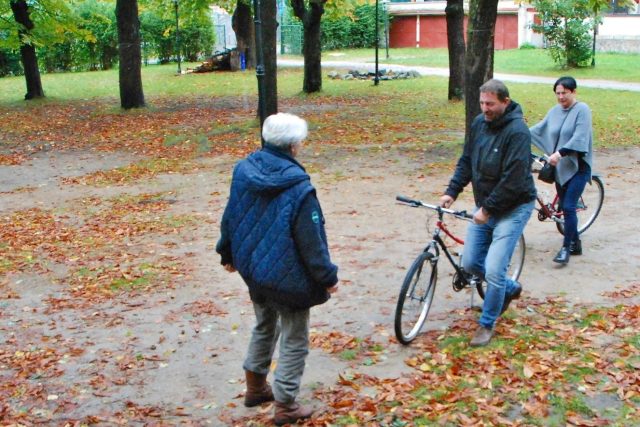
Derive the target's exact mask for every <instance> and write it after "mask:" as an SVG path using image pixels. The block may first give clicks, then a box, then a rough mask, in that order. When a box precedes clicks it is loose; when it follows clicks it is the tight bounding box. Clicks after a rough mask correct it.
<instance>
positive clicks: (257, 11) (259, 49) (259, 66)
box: [253, 0, 267, 145]
mask: <svg viewBox="0 0 640 427" xmlns="http://www.w3.org/2000/svg"><path fill="white" fill-rule="evenodd" d="M261 12H262V5H261V3H260V0H253V22H254V26H255V27H254V28H255V39H256V78H257V79H258V115H259V116H260V142H261V144H262V145H264V139H263V138H262V124H263V123H264V120H265V119H266V117H265V116H266V113H267V107H266V101H267V98H266V96H267V95H266V88H265V82H264V77H265V75H266V70H265V67H264V49H263V46H262V13H261Z"/></svg>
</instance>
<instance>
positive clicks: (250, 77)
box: [0, 50, 640, 162]
mask: <svg viewBox="0 0 640 427" xmlns="http://www.w3.org/2000/svg"><path fill="white" fill-rule="evenodd" d="M408 51H409V52H411V50H408ZM431 51H435V52H436V53H438V52H437V50H430V52H431ZM357 52H359V53H362V52H363V51H357ZM512 53H513V54H532V53H535V50H523V51H522V52H520V51H517V52H515V51H514V52H512ZM394 54H395V53H394ZM440 54H442V53H440ZM618 57H619V58H620V60H621V61H623V60H624V59H629V58H636V59H637V58H640V57H638V56H635V57H633V56H630V55H627V56H625V55H618ZM603 62H604V61H603ZM142 72H143V82H144V91H145V97H146V100H147V104H148V107H147V108H146V109H143V110H136V111H135V112H133V113H132V112H122V111H121V110H120V109H119V101H118V95H117V94H118V89H117V72H116V71H113V70H110V71H98V72H87V73H68V74H45V75H43V85H44V88H45V92H46V93H47V98H46V99H45V100H38V101H29V102H25V101H22V96H23V93H24V78H22V77H10V78H2V79H0V112H2V110H4V109H8V111H11V112H13V111H17V112H22V113H24V114H25V115H29V113H30V112H32V111H34V112H35V111H37V110H38V109H45V108H46V107H48V108H57V106H60V107H61V108H62V107H67V106H70V105H75V106H80V107H77V108H79V109H80V111H81V112H82V111H83V110H82V109H83V108H85V104H86V103H87V102H89V104H88V106H87V107H86V108H89V109H93V110H91V113H90V114H91V115H92V116H91V117H93V118H94V119H95V120H102V119H103V118H102V115H104V118H105V119H111V120H119V118H120V117H121V118H122V119H124V120H129V121H137V120H139V119H140V118H145V119H150V120H151V119H153V115H156V114H162V113H164V114H167V111H169V113H170V114H174V113H173V112H172V110H167V109H166V108H167V107H166V102H167V101H169V102H171V103H172V105H173V107H172V108H182V107H181V106H182V105H185V106H189V107H190V108H194V106H195V107H197V106H198V105H200V104H201V103H207V104H208V105H214V106H215V105H219V106H220V107H218V108H219V110H223V111H224V110H226V107H225V105H226V102H232V103H235V104H234V105H241V106H242V110H241V111H242V115H241V116H238V117H237V118H235V119H233V123H232V124H224V123H223V124H217V123H216V119H217V117H212V118H211V120H210V121H208V122H206V123H205V125H206V127H204V128H198V129H192V128H191V127H190V126H189V125H190V123H189V122H188V121H182V122H180V123H178V124H177V125H176V126H174V127H172V128H170V129H167V132H166V133H167V134H174V135H181V136H176V137H169V138H167V139H166V140H164V142H165V144H166V145H167V146H171V145H177V146H181V145H183V143H184V142H185V141H186V139H184V136H185V135H188V136H189V137H190V138H191V135H193V138H192V139H191V142H195V144H196V145H197V149H196V150H195V151H206V150H207V149H208V148H209V143H208V142H207V140H206V138H209V139H211V138H216V137H218V138H219V137H221V136H224V139H225V140H228V141H230V142H229V143H230V144H231V143H232V141H235V140H236V139H238V138H240V139H242V138H244V137H245V135H247V134H249V133H252V132H255V131H256V128H257V125H258V122H257V121H256V120H255V116H254V114H255V113H254V112H255V108H256V105H257V84H256V77H255V74H254V73H253V72H237V73H231V72H220V73H206V74H189V75H183V76H176V75H175V67H174V66H173V65H172V64H169V65H165V66H155V65H154V66H148V67H144V68H143V70H142ZM628 72H629V75H630V76H634V75H635V73H640V67H637V69H633V68H632V67H629V69H628ZM302 79H303V75H302V71H301V70H300V69H290V68H286V69H280V70H279V73H278V100H279V109H280V110H281V111H291V112H294V113H298V114H301V115H302V116H304V117H305V118H306V119H307V120H308V121H309V124H310V137H309V138H310V142H322V143H323V144H324V143H331V144H333V143H339V144H341V145H382V144H402V146H403V148H406V149H407V152H408V153H407V155H412V154H411V153H412V152H414V155H415V156H416V158H418V157H419V156H420V152H421V151H422V152H423V151H424V150H425V149H432V148H435V147H439V148H440V149H441V151H442V152H443V153H444V154H446V153H450V152H451V149H452V148H454V149H455V147H457V146H458V145H459V144H460V142H461V141H462V140H463V137H464V104H463V103H461V102H449V101H448V100H447V79H446V78H443V77H436V76H429V77H422V78H418V79H409V80H400V81H388V82H386V81H385V82H382V83H381V84H380V85H379V86H373V84H372V83H371V82H370V81H342V80H331V79H328V78H326V77H325V78H324V79H323V90H322V92H320V93H315V94H304V93H301V88H302ZM638 79H639V80H640V76H639V78H638ZM509 88H510V91H511V95H512V98H513V99H514V100H516V101H517V102H519V103H520V104H521V105H522V106H523V109H524V112H525V118H526V120H527V121H528V123H529V124H534V123H536V122H537V121H539V120H540V119H542V118H543V117H544V114H545V113H546V111H547V110H548V109H549V108H550V107H552V106H553V105H555V102H556V101H555V97H554V95H553V92H552V88H551V87H550V86H549V85H545V84H533V83H529V84H519V83H510V84H509ZM578 97H579V99H580V100H581V101H584V102H586V103H587V104H589V106H590V107H591V109H592V111H593V119H594V129H595V140H596V141H595V144H596V147H605V146H606V147H610V146H629V145H636V144H638V135H640V126H639V125H638V120H637V118H638V117H640V102H638V101H639V100H640V94H638V93H636V92H628V91H615V90H604V89H592V88H584V89H579V94H578ZM163 108H164V110H163ZM236 111H237V109H236ZM179 112H180V111H176V113H179ZM132 114H133V115H132ZM33 116H34V117H36V115H33ZM0 117H1V116H0ZM6 117H8V116H6ZM220 117H223V118H224V114H222V115H221V116H220ZM238 118H239V119H238ZM2 127H3V130H4V131H5V132H9V135H11V136H14V135H15V139H16V140H25V139H26V138H24V137H23V134H22V133H21V132H25V131H24V130H23V127H24V123H22V122H20V121H19V120H8V121H6V123H3V124H2ZM219 134H220V135H219ZM221 134H225V135H221ZM151 136H153V135H151ZM149 137H150V136H147V135H145V136H144V138H149ZM131 138H133V139H134V140H135V139H136V138H137V136H135V135H134V136H132V137H131ZM2 139H3V140H6V141H8V140H10V139H11V138H8V137H7V138H2ZM85 140H89V141H91V140H90V139H89V138H85ZM2 142H4V141H2ZM2 142H0V144H2ZM436 157H437V156H436ZM436 157H434V161H437V162H440V161H445V162H446V160H447V159H444V158H439V157H438V158H436Z"/></svg>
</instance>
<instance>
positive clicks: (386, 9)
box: [382, 0, 389, 59]
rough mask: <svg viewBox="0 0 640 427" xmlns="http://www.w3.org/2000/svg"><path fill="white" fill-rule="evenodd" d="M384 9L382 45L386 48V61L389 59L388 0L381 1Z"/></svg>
mask: <svg viewBox="0 0 640 427" xmlns="http://www.w3.org/2000/svg"><path fill="white" fill-rule="evenodd" d="M382 7H383V8H384V44H385V47H386V48H387V59H389V0H382Z"/></svg>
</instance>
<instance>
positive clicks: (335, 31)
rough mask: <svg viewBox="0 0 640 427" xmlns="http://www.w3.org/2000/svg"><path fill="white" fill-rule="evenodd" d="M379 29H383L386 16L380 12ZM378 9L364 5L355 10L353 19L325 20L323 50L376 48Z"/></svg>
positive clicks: (342, 17) (343, 17)
mask: <svg viewBox="0 0 640 427" xmlns="http://www.w3.org/2000/svg"><path fill="white" fill-rule="evenodd" d="M378 18H379V19H378V23H379V28H382V24H383V22H384V21H383V19H384V14H383V13H382V12H381V11H379V15H378ZM375 19H376V9H375V5H368V4H363V5H360V6H358V7H356V8H355V10H354V12H353V17H347V16H341V17H338V18H328V19H323V20H322V23H321V27H322V50H334V49H350V48H361V47H375V44H376V32H375Z"/></svg>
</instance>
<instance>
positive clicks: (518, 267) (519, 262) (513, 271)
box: [476, 234, 526, 299]
mask: <svg viewBox="0 0 640 427" xmlns="http://www.w3.org/2000/svg"><path fill="white" fill-rule="evenodd" d="M525 253H526V246H525V241H524V234H521V235H520V238H519V239H518V242H517V243H516V247H515V249H514V250H513V255H511V261H509V267H507V277H508V278H510V279H511V280H513V281H517V280H518V278H519V277H520V273H522V267H524V256H525ZM476 289H477V290H478V294H479V295H480V298H482V299H484V295H485V293H486V290H487V282H485V281H484V280H478V282H477V283H476Z"/></svg>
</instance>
